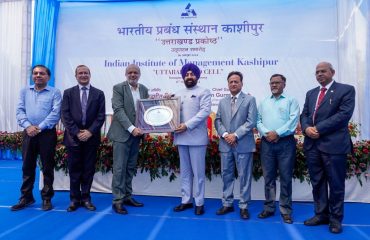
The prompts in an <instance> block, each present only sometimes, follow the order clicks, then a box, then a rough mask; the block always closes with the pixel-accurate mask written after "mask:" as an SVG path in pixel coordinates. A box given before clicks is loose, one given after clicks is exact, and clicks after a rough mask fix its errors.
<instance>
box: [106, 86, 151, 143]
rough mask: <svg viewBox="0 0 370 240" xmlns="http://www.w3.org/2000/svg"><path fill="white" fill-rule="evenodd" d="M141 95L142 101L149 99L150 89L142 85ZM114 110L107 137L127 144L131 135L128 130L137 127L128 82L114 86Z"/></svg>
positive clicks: (140, 88)
mask: <svg viewBox="0 0 370 240" xmlns="http://www.w3.org/2000/svg"><path fill="white" fill-rule="evenodd" d="M139 93H140V98H141V99H146V98H148V97H149V94H148V88H146V87H145V86H144V85H142V84H140V85H139ZM112 108H113V112H114V113H113V120H112V124H111V126H110V128H109V131H108V135H107V136H108V138H109V139H110V140H112V141H116V142H122V143H123V142H126V141H127V140H128V139H129V137H130V135H131V133H130V132H129V131H128V130H127V129H128V128H129V127H130V126H131V125H135V118H136V111H135V105H134V98H133V97H132V93H131V89H130V84H129V83H128V82H127V81H124V82H122V83H119V84H116V85H114V87H113V97H112Z"/></svg>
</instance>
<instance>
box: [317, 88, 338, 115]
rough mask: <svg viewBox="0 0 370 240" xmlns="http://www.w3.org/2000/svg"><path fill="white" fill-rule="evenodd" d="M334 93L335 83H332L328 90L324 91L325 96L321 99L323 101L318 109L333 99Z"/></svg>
mask: <svg viewBox="0 0 370 240" xmlns="http://www.w3.org/2000/svg"><path fill="white" fill-rule="evenodd" d="M334 92H335V82H333V84H332V85H331V86H330V88H329V89H328V90H326V94H325V96H324V98H323V100H322V102H321V104H320V106H319V108H318V109H320V108H321V106H322V105H325V104H326V102H327V101H328V99H332V98H333V94H334Z"/></svg>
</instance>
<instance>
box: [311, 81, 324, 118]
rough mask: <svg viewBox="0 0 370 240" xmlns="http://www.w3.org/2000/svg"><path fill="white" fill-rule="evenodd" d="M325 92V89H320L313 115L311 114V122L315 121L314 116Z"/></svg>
mask: <svg viewBox="0 0 370 240" xmlns="http://www.w3.org/2000/svg"><path fill="white" fill-rule="evenodd" d="M325 92H326V88H324V87H323V88H321V89H320V94H319V99H317V104H316V107H315V113H314V114H313V120H314V121H315V116H316V112H317V109H318V108H319V106H320V104H321V102H322V100H323V99H324V97H325Z"/></svg>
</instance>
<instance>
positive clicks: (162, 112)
mask: <svg viewBox="0 0 370 240" xmlns="http://www.w3.org/2000/svg"><path fill="white" fill-rule="evenodd" d="M179 124H180V99H179V98H177V97H176V98H171V99H165V98H164V99H139V100H138V101H137V112H136V126H137V127H138V128H140V129H141V130H142V131H143V133H165V132H173V131H174V130H175V128H176V127H177V126H178V125H179Z"/></svg>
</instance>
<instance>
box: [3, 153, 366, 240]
mask: <svg viewBox="0 0 370 240" xmlns="http://www.w3.org/2000/svg"><path fill="white" fill-rule="evenodd" d="M21 165H22V162H21V161H16V160H12V161H6V160H0V239H104V240H107V239H135V240H140V239H171V240H172V239H175V240H177V239H187V240H190V239H191V240H194V239H202V240H205V239H207V240H208V239H236V240H239V239H264V240H269V239H274V240H276V239H284V240H288V239H292V240H293V239H294V240H305V239H312V240H320V239H325V240H330V239H343V240H347V239H348V240H356V239H369V240H370V217H369V215H370V204H366V203H346V204H345V218H344V221H343V225H344V231H343V233H342V234H340V235H334V234H331V233H330V232H329V231H328V226H317V227H306V226H304V225H303V221H304V220H305V219H307V218H309V217H311V216H312V214H313V205H312V203H311V202H294V204H293V210H294V212H293V218H294V223H293V224H291V225H288V224H284V223H283V222H282V220H281V218H280V214H278V213H277V214H276V215H275V216H274V217H271V218H269V219H266V220H261V219H258V217H257V215H258V213H259V212H260V211H261V209H262V205H263V202H262V201H252V202H251V204H250V206H249V211H250V214H251V219H250V220H247V221H243V220H241V219H240V218H239V211H238V210H237V203H236V202H235V204H234V206H235V208H236V211H235V212H234V213H230V214H227V215H225V216H217V215H216V214H215V212H216V211H217V209H218V208H219V207H220V206H221V201H220V200H219V199H210V198H207V199H206V201H205V211H206V213H205V214H204V215H203V216H195V215H194V213H193V210H187V211H184V212H181V213H175V212H173V211H172V208H173V207H174V206H175V205H177V204H179V202H180V198H179V197H155V196H135V198H136V199H137V200H139V201H141V202H143V203H144V204H145V206H144V207H143V208H133V207H127V209H128V211H129V214H128V215H124V216H121V215H118V214H115V213H114V212H113V211H112V209H111V200H112V196H111V194H106V193H93V194H92V200H93V203H94V204H95V205H96V207H97V211H95V212H89V211H87V210H85V209H84V208H80V209H78V210H77V211H76V212H73V213H68V212H67V211H66V208H67V207H68V204H69V192H68V191H57V192H56V193H55V196H54V198H53V200H52V202H53V205H54V209H53V210H51V211H48V212H44V211H42V210H40V206H41V201H40V199H41V198H40V193H39V191H38V187H37V186H38V184H37V183H38V174H37V179H36V187H35V189H34V197H35V199H36V203H35V204H34V205H32V206H30V207H29V208H27V209H25V210H22V211H18V212H11V211H10V206H11V205H13V204H15V203H16V202H17V201H18V198H19V188H20V185H21V170H22V169H21V167H22V166H21ZM37 172H38V171H37ZM364 191H368V189H364Z"/></svg>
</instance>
